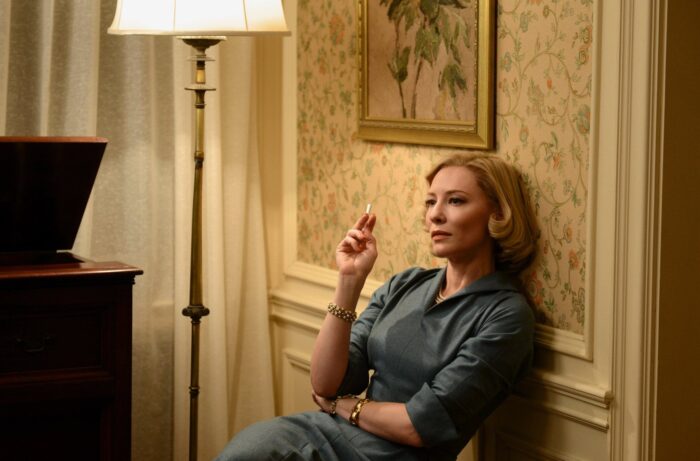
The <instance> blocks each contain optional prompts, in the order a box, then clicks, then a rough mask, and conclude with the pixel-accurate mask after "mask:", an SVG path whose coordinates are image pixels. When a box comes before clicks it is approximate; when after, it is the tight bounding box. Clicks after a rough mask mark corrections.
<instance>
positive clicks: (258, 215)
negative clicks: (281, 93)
mask: <svg viewBox="0 0 700 461" xmlns="http://www.w3.org/2000/svg"><path fill="white" fill-rule="evenodd" d="M114 6H115V0H102V1H95V0H31V1H27V0H0V135H15V136H19V135H86V136H90V135H97V136H103V137H106V138H108V139H109V145H108V147H107V151H106V153H105V157H104V159H103V162H102V165H101V167H100V172H99V174H98V178H97V181H96V184H95V187H94V189H93V194H92V198H91V201H90V204H89V206H88V210H87V211H86V214H85V217H84V219H83V223H82V226H81V230H80V232H79V236H78V239H77V241H76V244H75V246H74V248H73V252H74V253H76V254H78V255H81V256H84V257H87V258H89V259H94V260H119V261H122V262H125V263H128V264H131V265H134V266H137V267H139V268H141V269H143V270H144V275H142V276H140V277H138V278H137V281H136V285H135V287H134V321H133V338H134V340H133V386H132V390H133V410H132V414H133V418H132V428H133V429H132V434H133V437H132V445H133V449H132V452H133V459H134V460H166V459H175V460H182V459H186V458H187V446H188V420H189V394H188V385H189V351H190V347H189V346H190V324H189V320H188V319H186V318H185V317H183V316H182V315H181V310H182V308H183V307H185V306H186V305H187V304H188V298H189V289H188V283H189V264H190V262H189V252H190V249H189V241H190V219H191V214H190V213H191V206H192V203H191V202H192V192H191V188H192V170H193V162H192V99H191V95H190V94H189V92H187V91H185V90H184V87H185V86H186V85H188V84H189V83H191V81H192V68H191V65H192V64H191V63H190V62H189V61H187V57H188V56H189V54H190V50H189V49H188V48H187V47H186V46H185V45H184V44H182V43H181V42H180V41H179V40H176V39H173V38H168V37H158V38H153V37H116V36H108V35H107V34H106V29H107V27H108V25H109V23H110V21H111V19H112V16H113V13H114ZM255 49H256V44H255V42H254V41H253V40H252V39H245V38H231V39H229V40H228V41H227V42H224V43H222V44H220V45H219V46H217V47H216V48H214V49H213V50H212V51H211V54H212V55H213V56H214V57H215V58H216V62H213V63H210V64H209V65H208V68H207V73H208V80H209V83H211V84H213V85H214V86H216V87H217V91H216V92H211V93H208V94H207V109H206V130H207V134H206V142H205V151H206V161H205V167H204V168H205V174H204V181H205V192H204V202H205V204H204V226H205V231H204V266H205V267H204V298H205V304H206V305H207V307H209V308H210V309H211V315H209V316H208V317H206V318H204V320H203V322H202V333H201V334H202V338H201V349H202V350H201V356H202V362H201V371H200V373H201V375H200V383H201V387H202V393H201V395H200V431H199V433H200V436H199V447H200V449H199V456H200V459H203V460H204V459H211V458H212V457H214V456H215V455H216V454H217V453H218V451H219V450H221V449H222V448H223V446H224V445H225V444H226V442H227V441H228V439H229V437H230V436H231V435H232V434H233V433H235V432H236V431H238V430H239V429H240V428H242V427H243V426H245V425H247V424H249V423H250V422H253V421H255V420H259V419H263V418H267V417H271V416H272V415H273V413H274V405H273V392H272V365H271V354H270V337H269V328H268V320H267V318H268V317H267V294H266V291H267V290H266V281H265V255H264V241H263V232H262V229H263V223H262V209H261V206H262V205H261V186H260V172H259V167H258V165H259V162H258V152H257V137H258V127H257V126H256V124H255V121H256V105H257V98H256V88H255V85H254V82H255V68H256V59H255V56H256V52H255Z"/></svg>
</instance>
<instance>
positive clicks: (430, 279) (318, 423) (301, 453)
mask: <svg viewBox="0 0 700 461" xmlns="http://www.w3.org/2000/svg"><path fill="white" fill-rule="evenodd" d="M444 276H445V269H444V268H442V269H429V270H425V269H419V268H414V269H409V270H407V271H404V272H402V273H399V274H397V275H395V276H393V277H392V278H391V279H390V280H389V281H388V282H387V283H385V284H384V285H383V286H382V287H381V288H379V289H378V290H377V291H376V292H375V293H374V294H373V295H372V299H371V300H370V303H369V305H368V306H367V308H366V309H365V310H364V312H363V313H362V315H361V316H360V318H359V319H358V320H357V321H356V322H355V324H354V325H353V327H352V334H351V339H350V360H349V364H348V369H347V372H346V375H345V378H344V381H343V383H342V385H341V387H340V389H338V395H342V394H349V393H352V394H359V393H361V392H362V391H364V390H365V389H367V397H368V398H370V399H372V400H376V401H379V402H401V403H405V404H406V408H407V410H408V415H409V417H410V418H411V422H412V423H413V426H414V427H415V429H416V431H417V432H418V434H419V435H420V436H421V439H422V440H423V443H424V444H425V447H423V448H413V447H409V446H406V445H401V444H397V443H393V442H390V441H387V440H385V439H382V438H380V437H377V436H375V435H372V434H370V433H369V432H366V431H364V430H362V429H360V428H359V427H355V426H352V425H350V424H349V423H348V422H347V421H346V420H345V419H344V418H341V417H339V416H330V415H328V414H326V413H323V412H321V411H316V412H305V413H300V414H296V415H291V416H284V417H280V418H275V419H273V420H270V421H266V422H262V423H258V424H254V425H252V426H250V427H248V428H247V429H245V430H243V431H241V432H240V433H239V434H238V435H237V436H236V437H235V438H234V439H233V440H232V441H231V442H230V443H229V445H228V446H227V447H226V449H225V450H224V451H223V452H222V453H221V455H220V456H219V457H218V458H217V459H218V460H221V461H223V460H226V461H228V460H255V461H258V460H323V461H332V460H373V461H379V460H387V461H388V460H391V461H394V460H448V459H455V457H456V456H457V454H459V452H460V450H461V449H462V448H463V447H464V446H465V445H466V444H467V442H468V441H469V439H470V438H471V437H472V436H473V435H474V432H475V431H476V430H477V428H478V427H479V425H480V424H481V423H482V421H483V420H484V419H485V418H486V416H488V414H489V413H491V412H492V411H493V410H494V409H495V408H496V406H497V405H498V404H500V403H501V402H502V401H503V399H504V398H505V397H506V396H507V395H508V393H509V392H510V391H511V390H512V388H513V385H514V384H515V383H516V381H517V380H518V378H520V377H521V376H522V375H523V373H524V372H525V371H526V370H527V369H528V368H529V366H530V362H531V358H532V348H533V329H534V318H533V314H532V311H531V309H530V307H529V306H528V304H527V301H526V300H525V298H524V297H523V296H522V294H521V293H520V292H519V291H518V289H517V288H516V285H515V283H514V281H513V280H512V279H511V278H510V277H509V276H508V275H506V274H504V273H500V272H496V273H493V274H490V275H487V276H485V277H483V278H481V279H479V280H477V281H475V282H474V283H472V284H471V285H469V286H467V287H465V288H464V289H462V290H460V291H459V292H457V293H455V294H454V295H453V296H451V297H449V298H448V299H446V300H445V301H443V302H441V303H440V304H437V305H435V301H434V300H435V296H436V294H437V292H438V288H439V287H440V285H441V283H442V281H443V279H444ZM370 371H373V374H372V376H371V379H369V372H370Z"/></svg>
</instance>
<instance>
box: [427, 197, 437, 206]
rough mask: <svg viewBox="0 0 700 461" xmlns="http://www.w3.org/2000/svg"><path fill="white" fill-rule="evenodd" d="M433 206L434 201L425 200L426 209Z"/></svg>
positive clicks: (430, 199)
mask: <svg viewBox="0 0 700 461" xmlns="http://www.w3.org/2000/svg"><path fill="white" fill-rule="evenodd" d="M433 205H435V199H432V198H429V199H426V200H425V207H426V208H428V207H431V206H433Z"/></svg>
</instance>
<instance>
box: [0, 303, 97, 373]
mask: <svg viewBox="0 0 700 461" xmlns="http://www.w3.org/2000/svg"><path fill="white" fill-rule="evenodd" d="M108 311H109V310H108V309H107V308H106V306H99V305H82V306H70V305H67V306H65V305H64V306H61V308H60V309H56V308H55V306H52V307H26V306H12V305H10V306H3V308H2V309H0V376H2V375H7V374H13V375H14V374H17V373H26V372H35V371H43V372H47V371H51V370H62V371H65V370H70V369H79V370H85V369H100V368H106V367H107V365H108V364H106V363H104V356H105V354H104V349H105V347H106V346H108V342H109V336H110V335H109V331H108V330H107V328H106V325H107V316H108Z"/></svg>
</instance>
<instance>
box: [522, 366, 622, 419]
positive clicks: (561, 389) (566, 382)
mask: <svg viewBox="0 0 700 461" xmlns="http://www.w3.org/2000/svg"><path fill="white" fill-rule="evenodd" d="M524 382H525V383H530V384H531V385H537V386H539V387H541V388H544V389H547V390H549V391H551V392H554V393H557V394H559V395H562V396H565V397H568V398H571V399H575V400H578V401H580V402H582V403H585V404H587V405H593V406H596V407H598V408H603V409H606V410H607V409H609V408H610V403H611V402H612V399H613V396H612V392H611V391H610V390H609V389H605V388H603V387H600V386H595V385H592V384H588V383H584V382H581V381H576V380H574V379H571V378H569V377H566V376H563V375H558V374H554V373H551V372H547V371H543V370H533V371H532V372H531V373H530V375H529V376H528V377H527V378H525V379H524Z"/></svg>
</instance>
